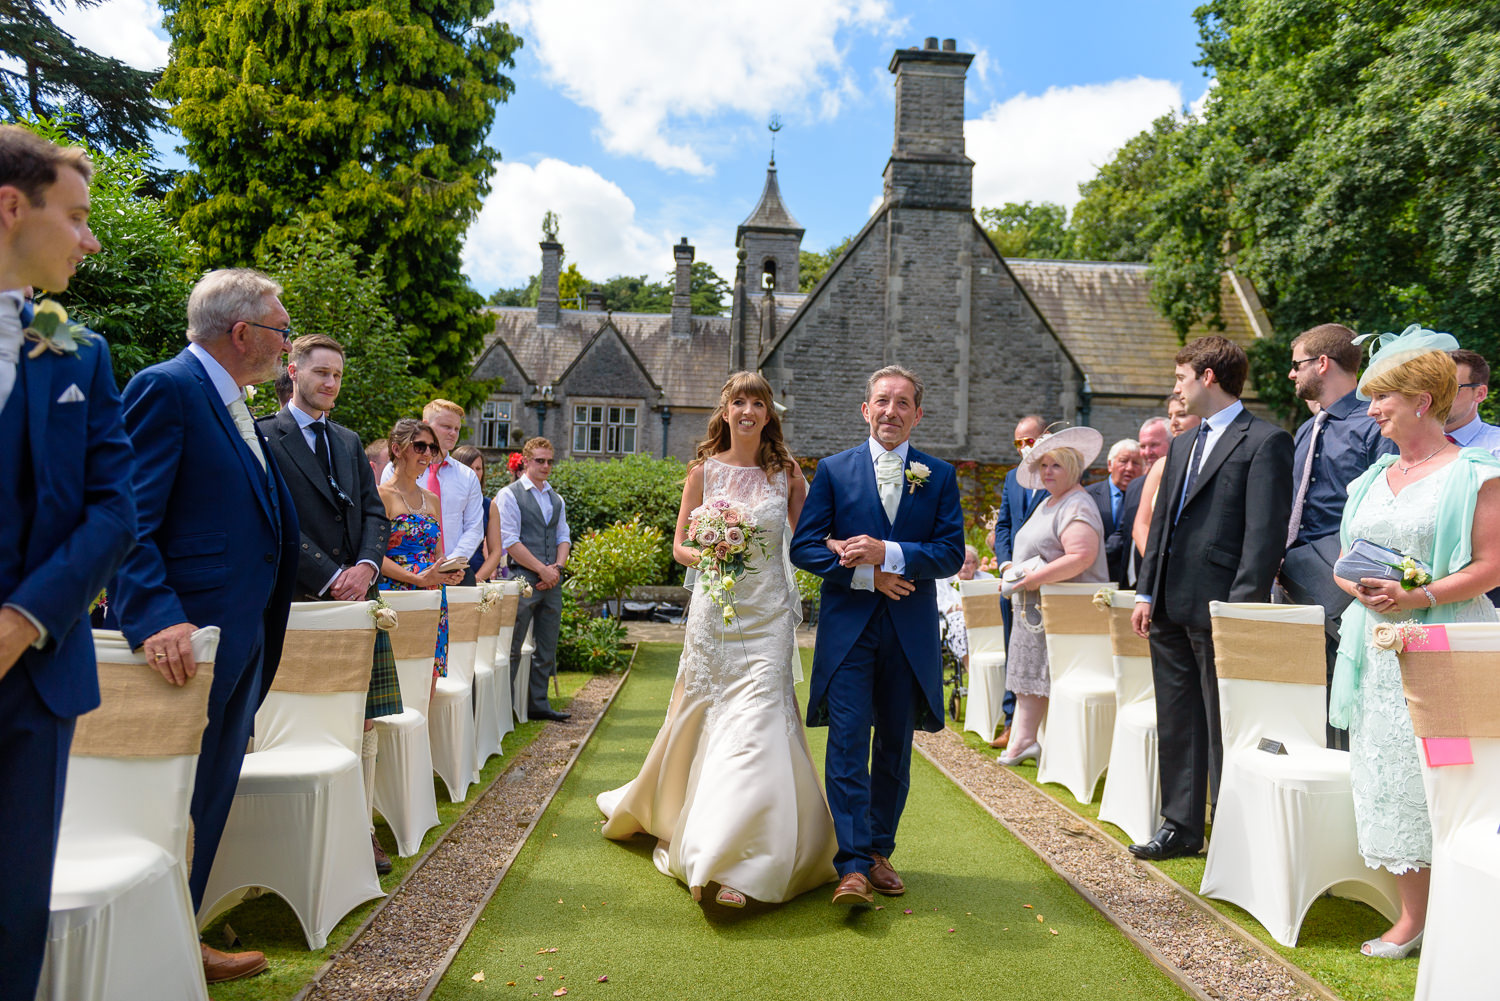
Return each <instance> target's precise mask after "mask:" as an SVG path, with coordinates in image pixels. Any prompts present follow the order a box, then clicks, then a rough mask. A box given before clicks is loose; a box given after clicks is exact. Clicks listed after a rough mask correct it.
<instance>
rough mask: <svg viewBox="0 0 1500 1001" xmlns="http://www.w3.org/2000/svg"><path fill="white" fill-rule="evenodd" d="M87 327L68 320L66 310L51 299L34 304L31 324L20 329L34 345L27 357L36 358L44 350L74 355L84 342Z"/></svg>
mask: <svg viewBox="0 0 1500 1001" xmlns="http://www.w3.org/2000/svg"><path fill="white" fill-rule="evenodd" d="M86 332H87V328H85V327H84V325H83V324H81V323H72V322H70V321H69V320H68V311H67V310H66V309H63V308H62V306H60V305H59V304H58V303H57V302H55V301H54V300H52V299H44V300H42V301H41V302H39V303H37V304H36V313H35V314H34V315H33V316H32V318H31V325H30V326H29V327H27V328H26V329H25V330H23V331H22V334H23V335H24V336H25V338H26V339H27V340H28V341H31V342H32V343H34V344H35V345H36V347H34V348H32V349H31V351H30V352H28V353H27V355H26V357H28V358H38V357H40V356H41V355H42V353H43V352H45V351H51V352H52V353H53V354H56V355H76V354H77V353H78V348H79V345H81V344H83V343H86V342H85V341H84V334H85V333H86Z"/></svg>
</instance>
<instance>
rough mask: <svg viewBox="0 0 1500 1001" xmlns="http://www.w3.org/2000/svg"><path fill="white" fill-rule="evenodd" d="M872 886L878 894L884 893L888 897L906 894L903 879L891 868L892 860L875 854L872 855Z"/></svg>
mask: <svg viewBox="0 0 1500 1001" xmlns="http://www.w3.org/2000/svg"><path fill="white" fill-rule="evenodd" d="M870 885H871V886H872V887H874V888H875V892H876V893H883V894H885V895H886V896H887V897H899V896H901V894H903V893H905V892H906V884H905V883H903V882H901V877H900V876H898V875H896V870H895V869H893V868H891V860H890V859H888V858H886V857H885V856H884V855H876V854H875V853H874V852H871V853H870Z"/></svg>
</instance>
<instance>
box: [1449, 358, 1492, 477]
mask: <svg viewBox="0 0 1500 1001" xmlns="http://www.w3.org/2000/svg"><path fill="white" fill-rule="evenodd" d="M1448 354H1450V355H1451V356H1452V357H1453V363H1454V364H1455V365H1457V366H1458V393H1457V394H1455V395H1454V397H1453V409H1452V410H1450V411H1449V412H1448V420H1447V421H1446V422H1444V424H1443V430H1444V431H1446V432H1447V433H1448V438H1449V440H1450V441H1455V442H1457V443H1458V444H1459V445H1461V446H1462V447H1464V448H1482V449H1484V450H1485V451H1487V452H1489V453H1490V454H1491V455H1493V456H1495V457H1496V458H1497V459H1500V427H1496V426H1495V425H1493V424H1487V423H1485V422H1484V421H1482V420H1480V419H1479V405H1480V404H1481V403H1483V402H1484V401H1485V398H1486V397H1487V396H1489V395H1490V363H1489V362H1487V361H1485V360H1484V356H1483V355H1481V354H1480V353H1479V352H1477V351H1469V350H1466V349H1463V348H1460V349H1459V350H1457V351H1450V352H1448Z"/></svg>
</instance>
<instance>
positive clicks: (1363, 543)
mask: <svg viewBox="0 0 1500 1001" xmlns="http://www.w3.org/2000/svg"><path fill="white" fill-rule="evenodd" d="M1406 558H1407V557H1406V555H1405V554H1404V553H1399V552H1397V551H1396V550H1394V549H1387V548H1386V547H1385V546H1381V545H1376V544H1375V543H1373V542H1371V541H1370V540H1369V539H1355V540H1354V544H1353V545H1351V546H1350V547H1349V551H1348V552H1347V553H1345V554H1344V555H1343V556H1340V557H1339V559H1338V562H1337V563H1335V564H1334V565H1333V573H1334V576H1336V577H1342V578H1343V579H1344V580H1347V581H1353V582H1354V583H1358V582H1359V581H1360V579H1361V578H1364V577H1373V578H1379V579H1381V580H1395V581H1399V580H1401V579H1402V577H1403V575H1404V570H1403V568H1402V566H1401V563H1402V561H1403V560H1405V559H1406ZM1415 562H1416V563H1417V566H1419V567H1422V569H1424V570H1425V569H1426V568H1425V566H1423V564H1422V562H1421V561H1420V560H1417V561H1415Z"/></svg>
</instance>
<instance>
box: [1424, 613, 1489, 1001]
mask: <svg viewBox="0 0 1500 1001" xmlns="http://www.w3.org/2000/svg"><path fill="white" fill-rule="evenodd" d="M1427 634H1428V635H1427V641H1426V642H1425V643H1424V644H1422V645H1423V646H1424V647H1426V648H1428V650H1427V651H1426V652H1416V651H1414V650H1412V649H1411V647H1412V646H1415V645H1416V644H1411V645H1410V646H1408V649H1407V651H1406V652H1405V653H1403V654H1402V655H1401V678H1402V681H1403V683H1404V686H1405V688H1406V702H1407V705H1408V706H1409V707H1410V709H1411V719H1412V727H1413V729H1415V730H1416V734H1417V757H1418V758H1419V760H1420V761H1421V762H1422V784H1423V786H1425V787H1426V790H1427V809H1428V812H1429V813H1430V814H1431V816H1432V888H1431V890H1430V891H1429V892H1428V895H1427V929H1426V932H1425V934H1424V935H1423V937H1422V964H1421V966H1420V967H1418V969H1417V993H1416V1001H1448V999H1450V998H1483V997H1494V996H1495V994H1496V992H1497V988H1496V979H1495V961H1494V956H1493V954H1492V953H1491V952H1490V950H1491V949H1493V948H1494V947H1495V924H1496V923H1495V902H1496V901H1497V900H1500V836H1497V834H1496V831H1497V830H1500V669H1497V663H1500V624H1491V623H1487V622H1486V623H1462V624H1453V625H1447V626H1441V627H1438V626H1428V627H1427ZM1443 639H1446V646H1447V647H1448V651H1449V652H1447V653H1444V652H1442V650H1441V647H1442V646H1443V645H1445V644H1444V643H1443V642H1441V640H1443ZM1434 647H1436V648H1438V649H1432V648H1434ZM1429 739H1436V740H1453V741H1459V740H1463V739H1467V741H1468V752H1469V756H1471V757H1472V758H1473V762H1472V763H1471V764H1452V765H1441V766H1438V767H1432V766H1431V764H1430V763H1429V761H1428V754H1427V751H1428V748H1427V747H1426V745H1425V741H1427V740H1429ZM1459 748H1460V749H1462V744H1460V745H1459ZM1459 758H1460V760H1461V758H1462V755H1459Z"/></svg>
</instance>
